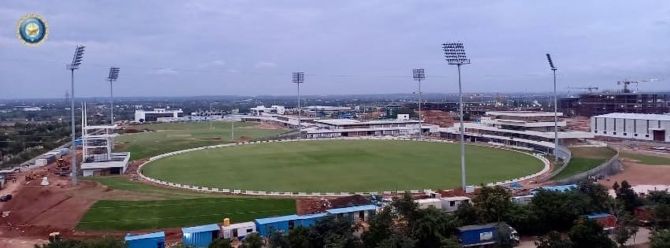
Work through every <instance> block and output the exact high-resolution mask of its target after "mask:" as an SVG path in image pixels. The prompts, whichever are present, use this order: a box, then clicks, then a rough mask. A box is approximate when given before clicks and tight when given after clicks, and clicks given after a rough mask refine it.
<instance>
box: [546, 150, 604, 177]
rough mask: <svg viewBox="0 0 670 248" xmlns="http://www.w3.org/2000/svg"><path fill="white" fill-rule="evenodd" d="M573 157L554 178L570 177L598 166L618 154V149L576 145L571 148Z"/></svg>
mask: <svg viewBox="0 0 670 248" xmlns="http://www.w3.org/2000/svg"><path fill="white" fill-rule="evenodd" d="M570 151H571V152H572V159H571V160H570V163H569V164H568V165H567V167H565V169H563V171H561V173H558V175H556V176H555V177H554V178H553V179H563V178H568V177H570V176H572V175H576V174H579V173H582V172H584V171H588V170H590V169H593V168H595V167H597V166H598V165H600V164H602V163H604V162H605V161H607V160H608V159H610V158H612V156H614V155H615V154H616V151H614V150H612V149H610V148H607V147H574V148H570Z"/></svg>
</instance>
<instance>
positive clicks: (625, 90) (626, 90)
mask: <svg viewBox="0 0 670 248" xmlns="http://www.w3.org/2000/svg"><path fill="white" fill-rule="evenodd" d="M656 81H658V79H657V78H651V79H644V80H627V79H626V80H621V81H617V82H616V83H617V84H618V85H623V93H632V92H633V91H631V90H630V89H629V88H628V86H629V85H631V84H635V91H634V92H637V90H638V86H639V85H640V83H650V82H656Z"/></svg>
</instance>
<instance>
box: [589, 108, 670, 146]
mask: <svg viewBox="0 0 670 248" xmlns="http://www.w3.org/2000/svg"><path fill="white" fill-rule="evenodd" d="M591 132H592V133H593V135H596V136H602V137H613V138H623V139H636V140H647V141H659V142H670V114H635V113H610V114H604V115H598V116H594V117H591Z"/></svg>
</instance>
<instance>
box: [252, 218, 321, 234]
mask: <svg viewBox="0 0 670 248" xmlns="http://www.w3.org/2000/svg"><path fill="white" fill-rule="evenodd" d="M325 216H326V213H320V214H309V215H295V214H293V215H286V216H278V217H270V218H263V219H256V220H255V221H254V222H255V223H256V231H258V234H260V235H261V236H263V237H269V236H270V234H272V233H273V232H282V233H287V232H288V231H290V230H291V229H293V228H295V227H298V226H302V227H310V226H312V225H314V223H316V222H317V221H318V220H319V219H322V218H323V217H325Z"/></svg>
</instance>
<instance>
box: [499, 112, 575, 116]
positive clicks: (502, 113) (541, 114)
mask: <svg viewBox="0 0 670 248" xmlns="http://www.w3.org/2000/svg"><path fill="white" fill-rule="evenodd" d="M486 115H499V116H516V117H546V116H554V112H541V111H489V112H486ZM557 115H558V116H563V113H561V112H558V113H557Z"/></svg>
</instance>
